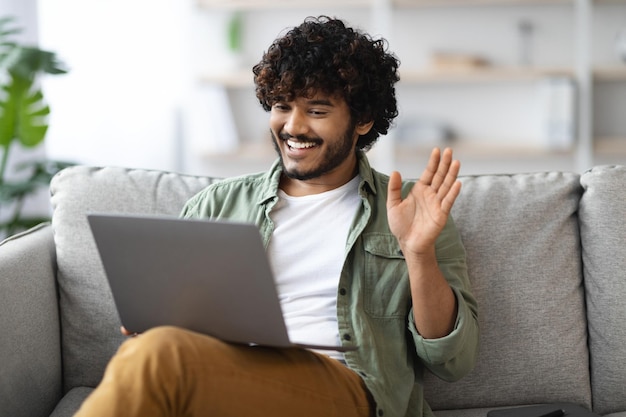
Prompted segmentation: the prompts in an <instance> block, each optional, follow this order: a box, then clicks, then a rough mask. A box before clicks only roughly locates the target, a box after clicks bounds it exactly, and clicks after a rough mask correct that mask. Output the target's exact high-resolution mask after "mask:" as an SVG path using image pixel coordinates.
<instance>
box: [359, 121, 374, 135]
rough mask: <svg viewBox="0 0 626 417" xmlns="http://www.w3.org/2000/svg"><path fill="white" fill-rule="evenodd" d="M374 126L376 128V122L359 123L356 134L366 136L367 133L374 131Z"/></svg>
mask: <svg viewBox="0 0 626 417" xmlns="http://www.w3.org/2000/svg"><path fill="white" fill-rule="evenodd" d="M372 126H374V121H373V120H372V121H370V122H366V123H358V124H357V125H356V133H358V134H359V135H361V136H362V135H365V134H366V133H367V132H369V131H370V130H371V129H372Z"/></svg>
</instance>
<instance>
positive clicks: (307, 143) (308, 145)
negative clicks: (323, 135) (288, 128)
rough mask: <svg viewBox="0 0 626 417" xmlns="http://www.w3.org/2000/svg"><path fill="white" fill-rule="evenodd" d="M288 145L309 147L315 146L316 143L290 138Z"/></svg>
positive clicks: (291, 146)
mask: <svg viewBox="0 0 626 417" xmlns="http://www.w3.org/2000/svg"><path fill="white" fill-rule="evenodd" d="M287 145H289V147H290V148H295V149H307V148H312V147H314V146H315V143H313V142H296V141H293V140H288V141H287Z"/></svg>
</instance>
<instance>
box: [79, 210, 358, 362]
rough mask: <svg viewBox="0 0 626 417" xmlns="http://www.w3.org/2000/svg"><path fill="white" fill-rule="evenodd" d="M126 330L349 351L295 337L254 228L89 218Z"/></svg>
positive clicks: (155, 219) (129, 217) (134, 217)
mask: <svg viewBox="0 0 626 417" xmlns="http://www.w3.org/2000/svg"><path fill="white" fill-rule="evenodd" d="M87 219H88V221H89V225H90V228H91V231H92V234H93V237H94V240H95V243H96V246H97V248H98V251H99V254H100V259H101V261H102V265H103V267H104V270H105V274H106V277H107V279H108V282H109V286H110V287H111V292H112V294H113V299H114V302H115V305H116V307H117V311H118V314H119V317H120V320H121V322H122V325H123V326H124V327H125V328H126V329H127V330H128V331H130V332H137V333H140V332H143V331H146V330H148V329H150V328H152V327H156V326H163V325H171V326H178V327H183V328H186V329H189V330H192V331H196V332H200V333H204V334H207V335H210V336H213V337H216V338H219V339H221V340H224V341H226V342H232V343H242V344H248V345H262V346H273V347H303V348H309V349H319V350H335V351H340V352H344V351H348V350H354V349H356V347H353V346H350V347H345V346H319V345H311V344H305V343H298V341H291V340H290V339H289V336H288V333H287V328H286V326H285V322H284V318H283V314H282V309H281V306H280V301H279V298H278V294H277V291H276V286H275V283H274V277H273V275H272V271H271V268H270V263H269V260H268V258H267V256H266V252H265V248H264V246H263V242H262V239H261V234H260V233H259V230H258V228H257V227H256V226H255V225H253V224H247V223H238V222H228V221H215V220H198V219H193V220H189V219H180V218H178V217H169V216H141V215H119V214H98V213H93V214H88V215H87Z"/></svg>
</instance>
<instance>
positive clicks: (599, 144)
mask: <svg viewBox="0 0 626 417" xmlns="http://www.w3.org/2000/svg"><path fill="white" fill-rule="evenodd" d="M593 143H594V152H595V153H597V154H598V155H611V156H615V155H621V156H623V157H624V159H626V137H599V138H595V139H594V140H593ZM625 163H626V162H625Z"/></svg>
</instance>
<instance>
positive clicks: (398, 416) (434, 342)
mask: <svg viewBox="0 0 626 417" xmlns="http://www.w3.org/2000/svg"><path fill="white" fill-rule="evenodd" d="M359 174H360V176H361V179H362V180H361V183H360V185H359V194H360V196H361V199H362V204H361V205H360V206H359V208H358V209H357V214H356V216H355V218H354V220H353V222H352V225H351V227H350V231H349V233H348V239H347V241H346V247H345V262H344V265H343V269H342V271H341V276H340V278H339V286H338V288H337V319H338V326H339V335H340V337H341V339H342V343H343V344H344V345H346V346H349V345H354V344H356V345H357V346H358V347H359V348H358V349H357V350H355V351H349V352H346V353H345V360H346V363H347V366H349V367H350V368H351V369H352V370H354V371H355V372H357V373H358V374H359V375H361V377H362V378H363V380H364V382H365V384H366V386H367V387H368V389H369V390H370V392H371V394H372V396H373V398H374V400H375V402H376V415H377V416H393V417H402V416H407V417H408V416H432V411H431V410H430V408H429V406H428V405H427V404H426V402H425V400H424V393H423V374H424V371H425V369H429V370H430V371H431V372H433V373H434V374H435V375H437V376H439V377H440V378H442V379H444V380H446V381H454V380H457V379H459V378H461V377H462V376H464V375H465V374H467V373H468V372H469V371H470V370H471V369H472V368H473V366H474V363H475V360H476V356H477V348H478V347H477V345H478V321H477V304H476V301H475V299H474V298H473V296H472V295H471V293H470V283H469V279H468V276H467V268H466V263H465V250H464V248H463V245H462V243H461V240H460V237H459V234H458V232H457V229H456V227H455V226H454V222H453V221H452V218H450V219H449V221H448V224H447V225H446V226H445V228H444V230H443V231H442V233H441V235H440V237H439V239H438V240H437V243H436V253H437V260H438V262H439V268H440V269H441V271H442V273H443V275H444V276H445V277H446V279H447V281H448V283H449V284H450V286H451V287H452V289H453V290H454V293H455V295H456V298H457V305H458V314H457V318H456V324H455V328H454V330H453V331H452V332H451V333H450V334H449V335H447V336H445V337H443V338H440V339H431V340H429V339H425V338H423V337H421V336H420V335H419V333H418V331H417V330H416V327H415V323H414V319H413V312H412V307H411V304H412V303H411V294H410V289H409V277H408V272H407V267H406V263H405V260H404V257H403V255H402V252H401V251H400V247H399V244H398V242H397V240H396V238H395V236H394V235H393V234H392V233H391V231H390V230H389V226H388V223H387V211H386V200H387V184H388V180H389V178H388V176H386V175H383V174H380V173H378V172H376V171H375V170H373V169H372V168H370V165H369V163H368V161H367V158H366V157H365V155H364V154H363V153H362V152H359ZM280 177H281V166H280V164H279V163H278V161H277V162H276V163H275V164H274V165H273V166H272V168H271V169H270V170H269V171H267V172H265V173H259V174H253V175H246V176H242V177H236V178H229V179H225V180H223V181H220V182H217V183H214V184H211V185H210V186H208V187H207V188H206V189H205V190H203V191H201V192H200V193H198V194H197V195H196V196H194V197H193V198H191V199H190V200H189V201H188V202H187V204H186V205H185V207H184V209H183V212H182V216H183V217H186V218H207V217H209V218H227V219H231V220H235V221H244V222H251V223H255V224H256V225H258V227H259V229H260V232H261V235H262V237H263V241H264V243H265V245H266V247H267V245H268V243H269V241H270V239H271V237H272V232H273V230H274V224H273V222H272V220H271V218H270V212H271V210H272V208H273V207H274V205H275V204H276V202H277V201H278V197H277V191H278V187H279V182H280ZM411 186H412V183H410V182H406V183H404V185H403V195H406V193H407V192H408V190H410V188H411ZM319 231H320V236H319V239H320V244H323V239H324V235H325V234H324V225H320V227H319ZM313 238H315V237H313ZM407 330H408V331H407Z"/></svg>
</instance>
